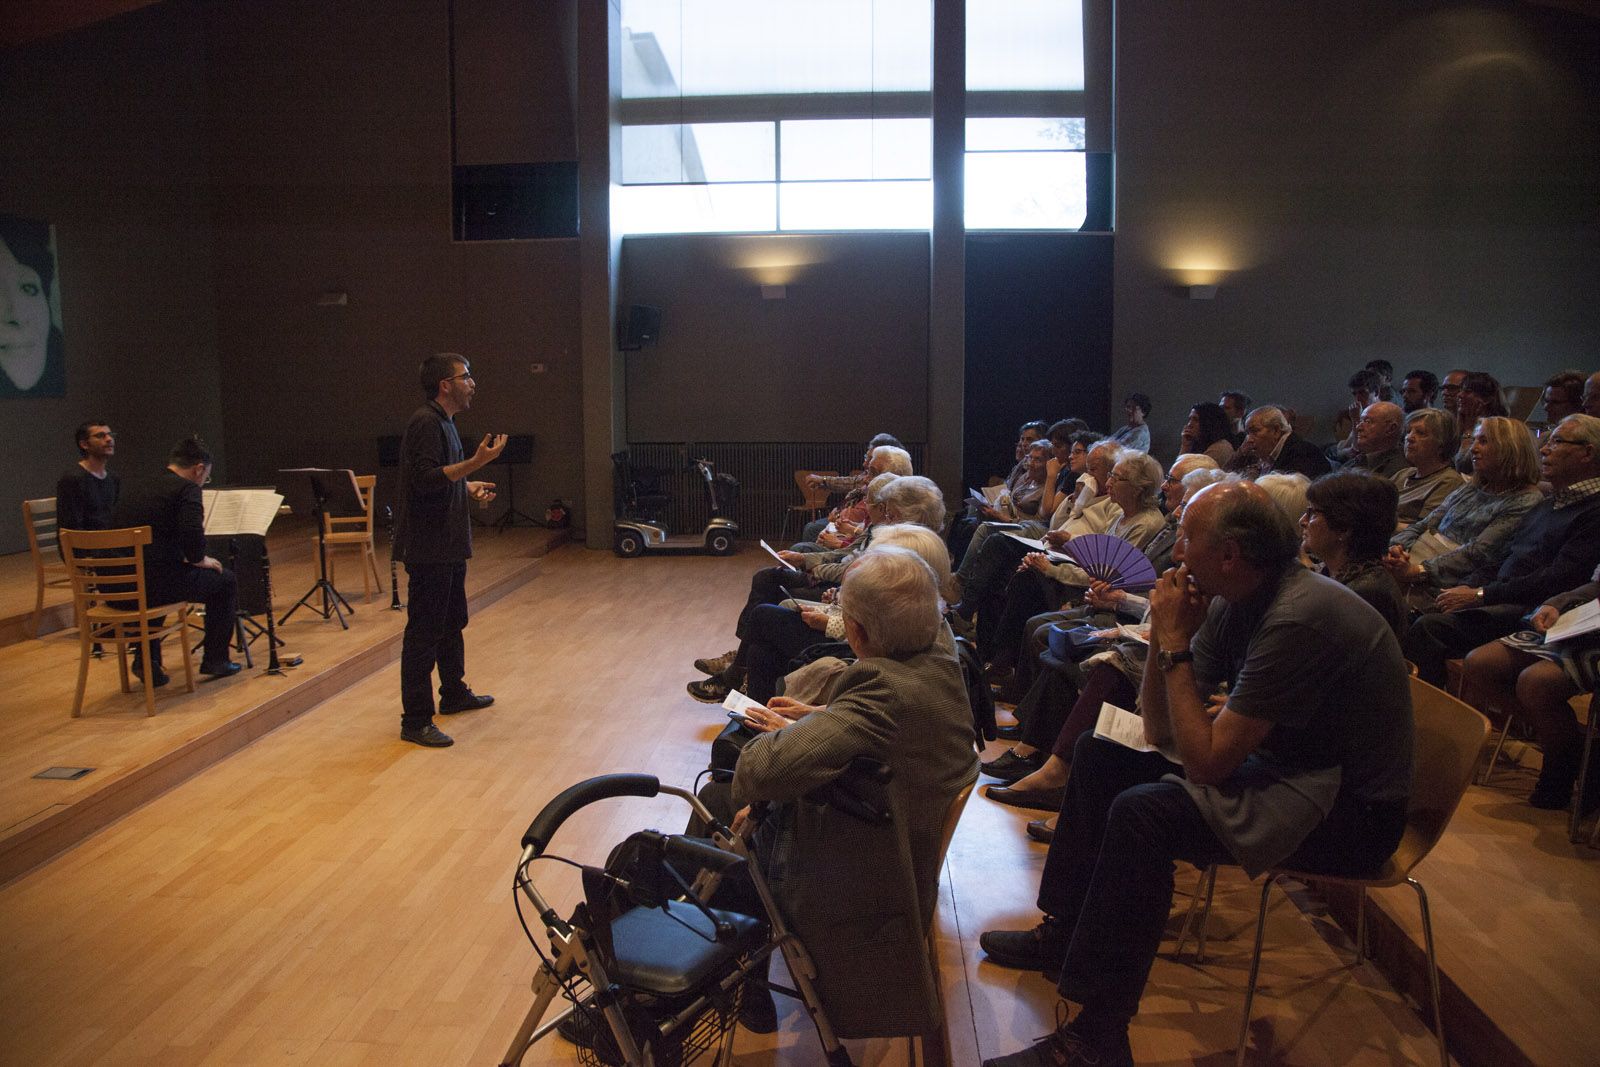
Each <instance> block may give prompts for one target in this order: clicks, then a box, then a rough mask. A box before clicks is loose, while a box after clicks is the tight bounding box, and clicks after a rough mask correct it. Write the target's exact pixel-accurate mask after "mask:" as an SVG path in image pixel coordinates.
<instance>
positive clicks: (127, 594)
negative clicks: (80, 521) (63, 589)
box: [61, 526, 150, 620]
mask: <svg viewBox="0 0 1600 1067" xmlns="http://www.w3.org/2000/svg"><path fill="white" fill-rule="evenodd" d="M149 543H150V527H148V526H133V527H129V528H128V529H125V530H63V531H61V548H62V553H63V555H65V557H66V561H67V577H68V578H70V579H71V580H72V601H73V605H74V607H75V608H76V610H77V613H78V618H79V619H80V620H81V619H85V618H86V617H87V612H88V610H89V609H90V608H93V607H97V606H99V605H101V604H107V603H112V602H114V603H115V604H117V605H118V606H121V607H123V608H125V609H126V610H128V611H137V612H138V613H139V614H140V615H143V614H145V612H146V609H147V608H148V607H149V606H150V604H149V601H148V600H147V599H146V597H145V574H144V553H143V552H142V551H140V549H142V548H143V547H144V546H145V545H148V544H149ZM130 602H131V603H133V604H136V605H137V606H136V607H127V604H128V603H130Z"/></svg>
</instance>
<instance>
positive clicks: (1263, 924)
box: [1233, 874, 1278, 1067]
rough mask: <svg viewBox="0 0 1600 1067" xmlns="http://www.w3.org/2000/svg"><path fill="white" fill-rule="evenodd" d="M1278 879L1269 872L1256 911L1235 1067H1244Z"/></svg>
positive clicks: (1234, 1058) (1235, 1054)
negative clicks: (1263, 940)
mask: <svg viewBox="0 0 1600 1067" xmlns="http://www.w3.org/2000/svg"><path fill="white" fill-rule="evenodd" d="M1277 880H1278V879H1277V878H1276V877H1275V876H1273V875H1270V874H1269V875H1267V880H1266V882H1265V883H1264V884H1263V885H1262V886H1261V908H1260V910H1259V911H1258V912H1257V913H1256V948H1255V952H1254V953H1253V954H1252V955H1251V957H1250V981H1249V983H1248V984H1247V985H1246V986H1245V987H1244V1018H1242V1019H1240V1020H1239V1045H1238V1047H1237V1048H1236V1049H1234V1052H1233V1062H1234V1067H1244V1048H1245V1042H1246V1041H1248V1040H1249V1038H1250V1005H1251V1003H1252V1002H1253V1001H1254V1000H1255V998H1256V978H1257V977H1258V976H1259V975H1260V973H1261V937H1262V935H1263V934H1264V933H1265V932H1266V929H1267V897H1268V896H1270V895H1271V893H1272V883H1273V882H1276V881H1277Z"/></svg>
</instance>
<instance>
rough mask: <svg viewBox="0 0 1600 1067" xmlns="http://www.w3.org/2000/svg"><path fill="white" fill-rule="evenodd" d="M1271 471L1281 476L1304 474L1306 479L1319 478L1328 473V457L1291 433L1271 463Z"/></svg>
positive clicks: (1308, 442) (1297, 435)
mask: <svg viewBox="0 0 1600 1067" xmlns="http://www.w3.org/2000/svg"><path fill="white" fill-rule="evenodd" d="M1272 470H1273V471H1274V472H1276V473H1283V474H1304V475H1305V476H1306V477H1307V478H1320V477H1322V476H1323V475H1324V474H1327V473H1328V470H1329V466H1328V457H1327V456H1325V455H1323V454H1322V449H1320V448H1318V447H1317V446H1316V445H1314V444H1312V443H1311V442H1310V441H1307V440H1306V439H1305V438H1303V437H1301V436H1300V435H1299V434H1293V433H1291V434H1290V435H1289V436H1288V438H1287V439H1286V440H1285V441H1284V442H1283V449H1282V450H1281V451H1279V453H1278V458H1277V459H1275V460H1273V461H1272Z"/></svg>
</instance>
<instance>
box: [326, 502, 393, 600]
mask: <svg viewBox="0 0 1600 1067" xmlns="http://www.w3.org/2000/svg"><path fill="white" fill-rule="evenodd" d="M377 481H378V476H377V475H376V474H358V475H356V488H357V489H358V490H360V492H361V503H362V505H363V506H364V507H365V508H366V509H367V513H366V514H365V515H349V516H345V517H343V518H339V517H336V516H333V515H324V516H323V517H322V522H323V528H324V529H325V530H326V531H327V533H326V536H325V537H324V538H323V540H324V541H326V542H327V545H328V579H329V580H330V581H332V580H333V560H334V549H336V548H353V549H356V550H357V551H358V552H359V553H360V555H361V562H362V567H361V590H362V593H363V595H364V596H365V597H366V599H367V600H369V601H370V600H371V599H372V583H373V581H376V582H377V584H378V592H380V593H382V592H384V591H385V590H384V588H383V577H382V575H380V574H379V573H378V553H377V552H376V551H375V550H374V549H373V547H372V527H373V522H372V515H373V508H374V506H375V504H376V503H377V497H378V494H377V493H376V492H375V491H374V490H373V486H374V485H376V484H377Z"/></svg>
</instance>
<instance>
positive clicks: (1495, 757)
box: [1478, 712, 1511, 785]
mask: <svg viewBox="0 0 1600 1067" xmlns="http://www.w3.org/2000/svg"><path fill="white" fill-rule="evenodd" d="M1501 714H1503V715H1505V722H1502V723H1501V724H1500V736H1498V737H1496V738H1495V740H1494V751H1493V752H1491V753H1489V762H1488V763H1487V764H1485V765H1484V768H1483V773H1482V774H1480V775H1478V784H1479V785H1488V784H1489V779H1490V778H1492V777H1494V767H1495V764H1497V763H1499V762H1500V750H1501V749H1502V748H1504V747H1505V746H1506V735H1507V734H1509V733H1510V732H1511V714H1510V713H1509V712H1502V713H1501Z"/></svg>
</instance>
